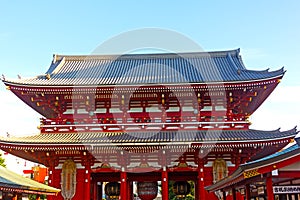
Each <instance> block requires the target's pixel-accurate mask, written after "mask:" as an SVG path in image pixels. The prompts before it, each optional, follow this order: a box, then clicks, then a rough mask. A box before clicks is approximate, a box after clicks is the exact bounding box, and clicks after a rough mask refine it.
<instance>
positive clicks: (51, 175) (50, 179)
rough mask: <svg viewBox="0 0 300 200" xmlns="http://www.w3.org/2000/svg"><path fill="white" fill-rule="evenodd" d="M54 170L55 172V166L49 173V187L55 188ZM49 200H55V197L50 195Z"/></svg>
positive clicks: (51, 167) (50, 168)
mask: <svg viewBox="0 0 300 200" xmlns="http://www.w3.org/2000/svg"><path fill="white" fill-rule="evenodd" d="M54 170H55V168H54V166H53V165H52V166H50V167H49V171H48V185H49V186H51V187H55V185H54V175H53V173H54ZM47 199H48V200H53V199H54V197H53V196H52V195H48V196H47Z"/></svg>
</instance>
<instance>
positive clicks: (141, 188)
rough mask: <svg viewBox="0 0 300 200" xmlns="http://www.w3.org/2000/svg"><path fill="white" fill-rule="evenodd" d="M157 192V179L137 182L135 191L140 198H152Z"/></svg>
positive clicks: (151, 199) (143, 199)
mask: <svg viewBox="0 0 300 200" xmlns="http://www.w3.org/2000/svg"><path fill="white" fill-rule="evenodd" d="M157 192H158V184H157V181H154V182H138V183H137V193H138V196H139V198H140V199H142V200H153V199H154V198H156V196H157Z"/></svg>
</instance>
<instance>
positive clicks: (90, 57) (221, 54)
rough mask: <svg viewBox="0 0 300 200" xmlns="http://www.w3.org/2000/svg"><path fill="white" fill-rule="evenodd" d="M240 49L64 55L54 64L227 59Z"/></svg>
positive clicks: (59, 55)
mask: <svg viewBox="0 0 300 200" xmlns="http://www.w3.org/2000/svg"><path fill="white" fill-rule="evenodd" d="M239 53H240V49H239V48H238V49H233V50H223V51H191V52H169V53H145V54H144V53H140V54H138V53H135V54H90V55H64V54H54V55H53V63H56V62H57V61H60V60H62V59H63V58H65V59H66V61H74V60H75V61H84V60H98V59H99V60H110V59H143V58H146V59H149V58H153V59H155V58H174V57H178V56H181V57H210V56H211V57H225V56H227V55H231V56H238V55H239Z"/></svg>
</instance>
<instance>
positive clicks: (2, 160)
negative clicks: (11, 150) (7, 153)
mask: <svg viewBox="0 0 300 200" xmlns="http://www.w3.org/2000/svg"><path fill="white" fill-rule="evenodd" d="M0 166H2V167H6V164H5V159H4V158H3V157H2V154H0Z"/></svg>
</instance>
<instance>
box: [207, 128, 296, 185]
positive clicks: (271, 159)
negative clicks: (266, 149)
mask: <svg viewBox="0 0 300 200" xmlns="http://www.w3.org/2000/svg"><path fill="white" fill-rule="evenodd" d="M296 133H298V132H296ZM296 140H297V142H296V144H294V145H292V146H290V147H288V148H286V149H283V150H282V151H278V152H276V153H274V154H271V155H269V156H265V157H263V158H261V159H257V160H254V161H250V162H248V163H245V164H242V165H240V166H239V167H238V168H237V169H236V170H235V171H234V172H233V173H232V174H231V175H230V176H228V177H226V178H224V179H222V180H220V181H219V182H217V183H215V184H213V185H210V186H207V187H206V189H207V190H209V191H216V190H219V189H221V188H224V187H225V186H227V185H232V184H235V183H237V182H238V181H239V180H238V179H239V177H244V175H243V173H244V172H246V171H251V170H255V169H258V168H260V167H261V166H266V165H271V164H274V163H278V162H281V161H282V160H286V159H289V158H292V157H294V156H299V155H300V144H299V138H296ZM242 179H244V178H242Z"/></svg>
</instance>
